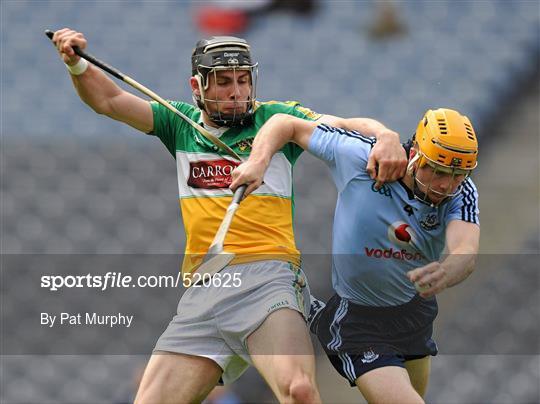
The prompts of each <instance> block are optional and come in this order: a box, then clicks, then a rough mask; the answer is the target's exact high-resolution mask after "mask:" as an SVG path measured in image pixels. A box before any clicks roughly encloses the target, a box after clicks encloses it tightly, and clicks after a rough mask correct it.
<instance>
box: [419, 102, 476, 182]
mask: <svg viewBox="0 0 540 404" xmlns="http://www.w3.org/2000/svg"><path fill="white" fill-rule="evenodd" d="M415 142H416V144H417V145H418V152H419V155H420V156H419V159H418V162H419V167H423V166H424V165H425V164H427V163H428V162H429V161H430V162H431V163H434V164H437V165H439V166H444V167H448V168H452V169H458V170H466V171H468V172H470V171H471V170H473V169H474V168H476V164H477V160H476V159H477V157H478V141H477V139H476V135H475V133H474V129H473V127H472V125H471V121H469V118H467V117H466V116H464V115H461V114H460V113H459V112H457V111H455V110H453V109H448V108H439V109H436V110H431V109H430V110H429V111H427V112H426V113H425V115H424V117H423V118H422V120H421V121H420V122H419V123H418V127H417V128H416V134H415Z"/></svg>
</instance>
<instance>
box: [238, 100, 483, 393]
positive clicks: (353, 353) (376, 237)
mask: <svg viewBox="0 0 540 404" xmlns="http://www.w3.org/2000/svg"><path fill="white" fill-rule="evenodd" d="M336 135H338V136H336ZM290 141H292V142H295V143H297V144H299V145H300V146H302V147H303V148H304V149H306V150H309V151H310V152H311V153H312V154H314V155H315V156H317V157H319V158H320V159H322V160H324V161H325V162H326V163H327V164H328V166H329V167H330V170H331V173H332V177H333V179H334V182H335V183H336V186H337V190H338V200H337V206H336V212H335V217H334V227H333V246H332V251H333V260H332V284H333V287H334V290H335V292H336V294H335V295H334V296H333V297H332V298H331V299H330V300H329V302H328V303H327V304H326V305H324V304H323V303H322V302H318V301H315V302H314V304H312V311H316V312H317V315H316V316H314V317H315V318H314V320H313V321H312V324H311V329H312V331H313V332H315V333H316V334H317V336H318V338H319V341H320V342H321V344H322V346H323V348H324V349H325V351H326V353H327V355H328V357H329V358H330V361H331V362H332V364H333V365H334V367H335V368H336V370H337V371H338V372H339V373H340V374H341V375H342V376H343V377H345V378H346V379H347V380H348V381H349V382H350V384H351V386H357V387H358V388H359V389H360V391H361V393H362V394H363V396H364V397H365V398H366V399H367V401H368V402H383V403H397V402H399V403H421V402H423V398H422V397H423V396H424V394H425V392H426V389H427V383H428V378H429V368H430V359H429V358H430V356H431V355H435V354H436V353H437V346H436V344H435V342H434V341H433V339H432V325H433V321H434V319H435V317H436V316H437V302H436V299H435V295H436V294H437V293H440V292H441V291H443V290H444V289H446V288H448V287H451V286H454V285H456V284H458V283H460V282H461V281H463V280H464V279H465V278H467V276H468V275H469V274H470V273H471V272H472V271H473V269H474V265H475V260H476V255H477V252H478V244H479V237H480V227H479V219H478V194H477V191H476V188H475V186H474V184H473V182H472V180H471V179H470V178H469V175H470V174H471V172H472V170H473V169H474V168H475V167H476V164H477V155H478V143H477V139H476V135H475V133H474V129H473V127H472V125H471V123H470V121H469V119H468V118H467V117H465V116H463V115H461V114H460V113H459V112H457V111H454V110H450V109H444V108H441V109H437V110H429V111H428V112H427V113H426V114H425V115H424V117H423V118H422V120H421V121H420V123H419V124H418V127H417V130H416V133H415V134H414V136H413V137H412V139H411V140H410V141H409V142H408V143H407V144H405V148H406V150H407V152H408V155H409V162H408V167H407V172H406V174H405V176H404V177H403V178H401V179H400V180H398V181H396V182H394V183H388V184H385V185H384V186H383V187H382V188H380V189H377V187H375V186H374V182H373V180H372V179H371V178H370V176H369V174H368V172H367V170H366V165H367V159H368V155H369V152H370V150H371V148H372V147H373V145H374V144H375V139H374V138H370V137H365V136H363V135H362V134H360V133H358V132H354V131H353V132H348V131H345V130H342V129H336V128H333V127H331V126H328V125H317V123H314V122H309V121H304V120H301V119H297V118H294V117H290V116H285V115H276V116H274V117H273V118H271V119H270V120H269V121H268V122H267V123H266V125H265V126H264V127H263V128H262V129H261V130H260V131H259V133H258V135H257V137H256V139H255V142H254V145H253V150H252V153H251V155H250V157H249V160H248V161H247V162H246V163H244V164H242V165H240V166H239V167H238V168H237V169H236V171H235V172H234V173H233V179H234V181H233V183H232V184H231V188H233V189H235V188H236V187H238V186H239V185H240V184H245V183H247V184H249V187H248V190H247V192H248V193H249V192H251V191H253V190H254V189H256V188H257V187H258V186H259V185H260V184H261V182H262V180H263V175H264V172H265V170H266V167H267V166H268V163H269V161H270V158H271V157H272V155H273V154H274V153H275V152H277V151H278V150H279V149H280V148H281V147H282V146H283V145H284V144H286V143H287V142H290Z"/></svg>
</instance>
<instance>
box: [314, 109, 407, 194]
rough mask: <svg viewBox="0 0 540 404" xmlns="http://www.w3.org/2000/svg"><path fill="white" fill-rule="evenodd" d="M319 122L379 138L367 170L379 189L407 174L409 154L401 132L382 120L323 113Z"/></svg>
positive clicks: (369, 159)
mask: <svg viewBox="0 0 540 404" xmlns="http://www.w3.org/2000/svg"><path fill="white" fill-rule="evenodd" d="M318 122H321V123H325V124H327V125H330V126H334V127H336V128H343V129H346V130H355V131H357V132H360V133H361V134H362V135H364V136H373V137H375V138H377V143H376V144H375V146H374V147H373V149H372V150H371V153H370V154H369V158H368V164H367V167H366V169H367V172H368V173H369V175H370V176H371V178H372V179H376V184H375V187H376V188H377V189H378V188H379V187H380V186H382V184H383V183H385V182H391V181H396V180H398V179H400V178H402V177H403V176H404V175H405V170H406V168H407V154H406V152H405V149H404V148H403V147H402V146H401V141H400V139H399V134H398V133H396V132H394V131H393V130H391V129H388V128H387V127H386V126H384V125H383V124H382V123H381V122H379V121H376V120H374V119H370V118H349V119H345V118H340V117H338V116H333V115H323V116H322V117H321V118H320V119H319V121H318Z"/></svg>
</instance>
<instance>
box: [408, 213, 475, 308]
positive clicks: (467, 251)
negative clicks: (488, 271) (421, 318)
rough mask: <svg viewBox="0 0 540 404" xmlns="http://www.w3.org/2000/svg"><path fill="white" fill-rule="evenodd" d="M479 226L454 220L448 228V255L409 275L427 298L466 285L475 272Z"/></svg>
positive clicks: (421, 294)
mask: <svg viewBox="0 0 540 404" xmlns="http://www.w3.org/2000/svg"><path fill="white" fill-rule="evenodd" d="M479 240H480V227H478V225H476V224H474V223H467V222H464V221H461V220H453V221H451V222H450V223H449V224H448V227H447V229H446V250H447V251H446V253H445V254H444V256H443V257H441V261H440V262H432V263H430V264H428V265H425V266H423V267H420V268H417V269H415V270H413V271H410V272H409V273H408V274H407V276H408V278H409V280H410V281H411V282H413V283H414V284H415V285H416V286H417V289H418V290H419V292H420V296H422V297H424V298H427V297H431V296H434V295H436V294H437V293H440V292H441V291H443V290H444V289H446V288H449V287H452V286H455V285H457V284H459V283H460V282H463V281H464V280H465V279H467V277H468V276H469V275H470V274H471V273H472V272H473V271H474V267H475V264H476V257H477V254H478V246H479Z"/></svg>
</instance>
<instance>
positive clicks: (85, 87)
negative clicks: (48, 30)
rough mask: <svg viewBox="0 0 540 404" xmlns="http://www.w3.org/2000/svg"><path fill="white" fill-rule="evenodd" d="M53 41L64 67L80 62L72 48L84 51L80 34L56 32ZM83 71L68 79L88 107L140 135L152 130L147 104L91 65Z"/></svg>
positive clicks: (82, 38) (85, 42)
mask: <svg viewBox="0 0 540 404" xmlns="http://www.w3.org/2000/svg"><path fill="white" fill-rule="evenodd" d="M52 40H53V42H54V44H55V46H56V48H57V49H58V52H59V53H60V57H61V59H62V60H63V61H64V63H65V64H67V65H69V66H75V65H77V64H78V63H79V61H80V60H81V58H80V56H78V55H77V54H75V52H74V50H73V47H74V46H78V47H79V48H80V49H85V48H86V45H87V41H86V39H85V38H84V35H83V34H82V33H80V32H76V31H73V30H72V29H69V28H64V29H61V30H58V31H56V32H55V33H54V35H53V38H52ZM82 70H83V71H82V72H78V73H79V74H73V73H72V74H71V80H72V81H73V85H74V86H75V89H76V90H77V93H78V94H79V97H81V99H82V100H83V101H84V102H85V103H86V104H87V105H88V106H89V107H90V108H92V109H93V110H94V111H96V112H97V113H98V114H103V115H107V116H108V117H110V118H113V119H115V120H117V121H121V122H124V123H127V124H128V125H130V126H132V127H134V128H135V129H138V130H140V131H142V132H145V133H148V132H151V131H152V129H153V126H154V117H153V114H152V108H151V106H150V103H149V102H148V101H146V100H143V99H142V98H139V97H137V96H135V95H133V94H131V93H128V92H127V91H124V90H122V89H121V88H120V87H119V86H118V85H116V83H114V82H113V81H112V80H111V79H110V78H109V77H107V75H106V74H105V73H103V72H102V71H101V70H100V69H98V68H96V67H95V66H93V65H92V64H88V65H87V67H86V70H84V68H82Z"/></svg>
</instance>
